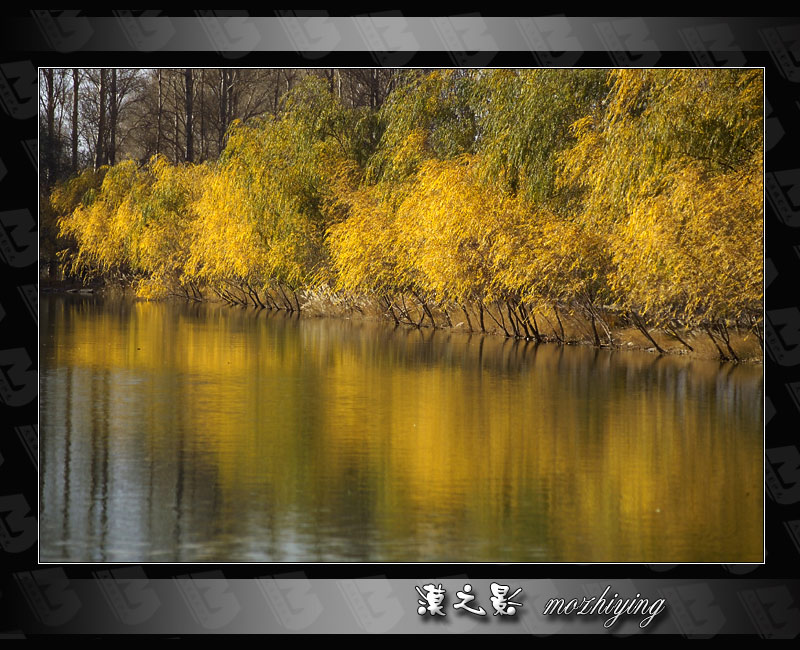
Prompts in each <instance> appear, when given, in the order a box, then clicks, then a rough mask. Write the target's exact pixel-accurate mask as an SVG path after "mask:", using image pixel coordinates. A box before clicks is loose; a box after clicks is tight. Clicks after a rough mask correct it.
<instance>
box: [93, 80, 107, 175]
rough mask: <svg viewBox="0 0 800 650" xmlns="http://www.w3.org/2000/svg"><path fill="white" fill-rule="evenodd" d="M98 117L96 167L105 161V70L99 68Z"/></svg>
mask: <svg viewBox="0 0 800 650" xmlns="http://www.w3.org/2000/svg"><path fill="white" fill-rule="evenodd" d="M99 102H100V117H99V120H98V123H97V151H96V152H95V160H94V167H95V169H98V168H100V167H102V166H103V165H104V164H105V162H106V151H105V141H106V70H105V68H103V69H102V70H100V98H99Z"/></svg>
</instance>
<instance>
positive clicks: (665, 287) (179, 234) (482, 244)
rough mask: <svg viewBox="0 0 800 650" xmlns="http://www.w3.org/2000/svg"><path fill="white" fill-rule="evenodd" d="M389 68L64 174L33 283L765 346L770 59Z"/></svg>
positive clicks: (560, 332) (692, 346)
mask: <svg viewBox="0 0 800 650" xmlns="http://www.w3.org/2000/svg"><path fill="white" fill-rule="evenodd" d="M392 75H393V76H392V77H391V84H390V85H389V86H387V91H386V93H385V97H383V99H382V101H381V102H380V105H378V102H377V101H374V102H370V103H369V104H368V105H361V106H360V105H352V104H353V102H347V101H345V100H344V98H343V95H342V92H341V87H340V88H339V89H338V91H337V89H336V87H335V84H334V79H335V75H332V76H330V78H326V77H324V76H316V75H314V74H309V75H308V76H307V77H306V78H305V79H304V80H302V81H301V82H300V83H298V84H297V85H296V86H295V87H294V88H292V89H291V90H290V92H288V93H287V94H286V95H285V97H284V99H283V101H282V102H281V106H280V110H276V111H275V112H274V114H267V115H264V116H263V117H260V118H256V119H251V120H249V121H247V122H239V121H235V122H233V123H232V124H231V125H230V127H229V128H228V129H227V131H226V134H225V145H224V148H221V154H220V156H219V158H218V159H216V160H206V161H204V162H202V163H194V162H190V161H188V160H187V161H183V162H180V161H177V162H171V161H170V160H168V159H167V158H166V157H165V156H164V155H160V154H156V155H154V156H152V157H149V158H145V159H144V160H139V161H137V160H123V161H122V162H118V163H116V164H110V165H96V166H95V167H93V168H90V169H86V170H84V171H82V172H80V173H78V174H76V175H74V176H72V177H70V178H66V179H64V180H62V181H60V182H56V183H54V184H53V186H52V189H51V190H50V191H48V192H45V193H44V194H43V197H42V209H41V218H42V228H41V236H42V245H41V251H42V263H43V269H42V287H43V288H46V287H47V286H48V283H49V282H50V280H49V279H50V278H55V277H56V276H60V277H63V278H64V280H63V282H66V283H74V285H75V287H84V286H98V287H99V286H109V287H110V286H121V287H129V288H130V289H132V290H133V291H135V293H136V295H137V297H139V298H143V299H161V298H167V297H174V296H177V297H181V298H183V299H185V300H188V301H197V302H200V301H206V300H219V301H223V302H227V303H229V304H232V305H240V306H246V307H252V308H257V309H270V310H281V311H286V312H289V313H298V314H300V313H302V314H308V315H333V316H344V317H354V316H358V317H364V318H381V319H384V320H386V321H387V322H390V323H393V324H395V325H398V326H399V325H405V326H409V327H414V328H433V329H448V330H455V331H459V330H460V331H467V332H477V333H485V334H500V335H503V336H506V337H509V338H514V339H521V340H527V341H533V342H534V343H544V342H554V343H560V344H575V343H587V344H590V345H594V346H596V347H598V348H599V347H609V348H642V349H650V350H653V351H655V352H658V353H681V354H691V355H694V356H700V357H715V358H718V359H720V360H724V361H735V362H738V361H745V360H747V361H759V360H762V359H763V320H762V303H763V279H762V255H763V253H762V251H763V182H762V174H763V154H762V152H763V141H762V140H763V129H762V126H763V125H762V116H763V111H762V107H763V71H761V70H728V69H720V70H612V71H607V70H521V71H517V70H484V71H480V70H478V71H465V70H444V71H425V72H423V71H394V72H392ZM187 92H189V91H187ZM187 97H188V95H187ZM189 105H190V104H189V101H188V99H187V107H188V106H189ZM187 110H188V108H187ZM188 123H189V125H190V126H189V131H188V135H187V134H185V135H186V137H188V138H189V145H188V146H187V147H186V149H187V151H191V123H192V122H191V119H189V120H188ZM159 128H160V127H159ZM176 128H177V127H176ZM176 157H177V156H176ZM98 159H99V156H98ZM60 282H61V281H58V282H56V283H55V286H59V285H60ZM64 286H66V285H64Z"/></svg>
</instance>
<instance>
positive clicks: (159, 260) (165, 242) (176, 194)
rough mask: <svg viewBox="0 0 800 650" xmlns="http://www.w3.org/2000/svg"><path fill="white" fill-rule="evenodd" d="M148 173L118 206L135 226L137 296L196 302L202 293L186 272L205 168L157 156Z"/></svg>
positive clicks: (133, 248)
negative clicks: (175, 297)
mask: <svg viewBox="0 0 800 650" xmlns="http://www.w3.org/2000/svg"><path fill="white" fill-rule="evenodd" d="M146 173H147V176H146V178H145V180H144V182H143V183H142V184H141V185H140V186H139V187H137V188H134V191H133V192H131V195H130V196H129V197H128V199H127V200H126V201H124V202H123V204H122V205H121V206H120V212H121V214H123V215H124V216H125V217H126V218H128V219H129V220H130V221H131V223H132V224H136V231H135V238H134V239H133V241H132V242H131V246H130V253H129V255H130V265H131V267H132V269H133V270H134V271H135V272H137V273H138V275H139V276H140V278H139V281H138V286H137V293H138V295H140V296H142V297H146V298H158V297H162V296H165V295H169V294H172V293H175V292H177V291H180V292H181V294H182V295H183V296H184V297H186V298H190V297H191V298H193V299H195V300H197V299H199V298H200V293H199V290H198V288H197V286H196V285H195V284H194V283H193V282H192V281H191V279H190V278H188V277H187V276H186V275H185V271H184V269H185V264H186V261H187V259H188V257H189V245H190V233H191V231H192V224H193V222H194V221H195V219H196V216H195V212H194V209H193V204H194V203H195V201H197V199H198V198H199V196H200V193H201V190H202V187H203V185H204V180H205V178H206V172H205V168H204V167H202V166H198V165H192V164H182V165H171V164H170V163H169V162H168V161H167V160H166V158H164V157H161V156H157V157H154V158H153V159H152V160H151V161H150V163H149V164H148V166H147V169H146ZM190 291H191V296H190V293H189V292H190Z"/></svg>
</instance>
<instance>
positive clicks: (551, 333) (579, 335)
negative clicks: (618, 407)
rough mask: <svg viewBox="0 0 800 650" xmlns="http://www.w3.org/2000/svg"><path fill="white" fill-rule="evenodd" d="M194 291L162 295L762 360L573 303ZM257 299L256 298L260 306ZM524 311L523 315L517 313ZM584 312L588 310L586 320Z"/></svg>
mask: <svg viewBox="0 0 800 650" xmlns="http://www.w3.org/2000/svg"><path fill="white" fill-rule="evenodd" d="M40 288H41V291H42V292H43V293H65V292H66V293H73V294H82V295H101V296H111V297H125V298H130V299H132V300H142V298H138V297H137V296H136V294H135V291H134V289H133V288H132V287H131V286H130V285H128V284H124V283H119V282H116V283H111V282H104V281H102V280H95V281H93V282H92V283H89V284H85V283H81V282H78V281H75V280H70V279H59V280H50V279H47V278H42V280H41V285H40ZM208 293H209V292H203V291H198V292H197V293H196V294H195V295H191V294H187V295H183V296H182V295H179V294H175V295H173V296H171V297H170V298H166V300H189V301H190V302H211V303H213V302H219V303H223V304H229V305H230V306H232V307H239V308H249V309H257V310H261V309H268V310H274V311H285V312H289V313H294V314H299V315H302V316H303V317H309V318H344V319H364V320H372V321H383V322H386V323H389V324H392V325H393V326H395V327H401V326H402V327H408V328H416V329H426V330H428V329H434V330H444V331H448V332H455V333H465V334H473V335H474V334H478V335H486V336H501V337H505V338H509V339H514V340H523V341H527V342H532V343H534V344H539V343H548V344H555V345H586V346H594V347H597V348H604V349H619V350H643V351H646V352H650V353H653V354H665V355H683V356H690V357H692V358H697V359H715V360H719V361H725V362H734V363H762V362H763V351H762V348H761V345H760V343H759V340H758V338H757V337H756V336H755V334H754V333H753V332H752V331H744V330H741V329H739V330H737V329H735V328H734V329H731V328H726V329H725V330H719V329H717V330H712V329H711V328H708V329H703V330H701V329H688V328H684V327H680V326H678V325H676V326H675V327H674V328H672V329H671V330H670V331H666V330H664V329H660V328H651V327H648V326H646V325H645V324H644V322H643V321H642V319H641V318H638V319H636V320H638V322H636V320H634V317H632V316H631V315H626V314H622V313H619V312H616V311H614V310H611V309H606V310H602V311H595V312H594V313H592V314H589V315H588V316H587V314H586V313H585V312H584V311H583V310H581V309H579V308H576V307H574V306H572V307H571V306H568V305H552V306H550V307H549V308H547V309H536V310H529V311H526V310H525V308H524V307H523V308H522V309H521V310H520V309H519V308H518V309H515V310H512V309H510V307H509V306H508V305H503V304H501V303H497V302H495V303H484V304H482V305H479V306H475V305H472V304H471V305H464V306H459V307H456V308H452V307H450V308H447V307H443V306H435V305H431V304H427V303H424V302H416V303H415V301H414V300H413V298H411V299H409V298H408V297H405V296H403V297H401V298H400V299H398V300H396V301H391V300H388V299H384V300H374V299H371V298H369V297H366V296H359V297H349V296H345V295H343V294H341V293H337V292H332V291H326V290H318V291H298V292H296V293H294V292H292V293H291V295H288V294H287V293H286V292H285V291H284V292H280V293H276V295H275V296H274V297H273V298H274V299H271V300H266V299H263V298H264V297H263V294H262V299H260V300H259V301H258V302H256V301H252V302H249V303H248V299H247V297H246V296H245V295H244V294H243V295H242V299H241V300H240V301H236V300H232V299H230V297H229V298H227V299H225V298H221V297H218V296H209V295H208ZM259 303H260V304H259ZM520 314H525V318H524V320H523V318H521V317H520ZM591 316H594V322H592V318H591Z"/></svg>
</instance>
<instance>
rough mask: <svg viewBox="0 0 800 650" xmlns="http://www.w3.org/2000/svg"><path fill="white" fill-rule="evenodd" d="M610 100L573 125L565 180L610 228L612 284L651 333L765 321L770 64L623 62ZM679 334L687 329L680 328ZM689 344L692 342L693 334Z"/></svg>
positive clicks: (715, 333)
mask: <svg viewBox="0 0 800 650" xmlns="http://www.w3.org/2000/svg"><path fill="white" fill-rule="evenodd" d="M609 81H610V83H611V84H612V88H611V92H610V93H609V97H608V99H607V101H606V105H605V107H604V110H602V111H600V110H598V111H594V112H593V113H592V114H590V115H588V116H587V117H585V118H583V119H582V120H579V121H577V122H576V123H575V125H574V131H575V134H576V137H577V143H576V145H575V146H574V147H573V148H572V149H571V150H569V151H568V152H567V153H566V154H565V155H564V156H563V158H562V160H563V162H564V165H565V173H564V175H563V178H562V182H563V185H564V186H565V187H566V188H568V189H569V190H570V191H571V192H572V193H573V194H574V195H577V196H581V198H582V215H583V217H582V218H583V219H585V220H586V221H589V222H595V223H599V224H603V227H604V228H607V229H608V231H609V232H611V233H612V236H611V240H610V241H611V247H612V254H613V263H614V269H613V272H612V274H611V277H610V284H611V287H612V289H613V291H614V296H615V299H616V301H617V304H619V305H620V306H621V307H623V308H624V309H626V310H627V311H628V312H629V313H630V314H631V317H632V320H633V322H634V324H636V325H637V327H639V328H640V329H641V330H642V331H643V332H644V333H645V335H647V336H649V334H648V332H647V328H646V323H650V324H651V325H656V326H660V327H665V328H667V329H668V331H670V332H671V333H672V334H673V335H676V336H677V335H678V328H679V327H681V326H688V327H702V328H703V329H705V331H706V332H707V333H708V335H709V336H710V337H711V339H712V340H713V341H714V342H715V345H718V339H719V340H721V341H722V342H723V343H724V345H725V346H727V354H726V353H724V352H723V351H722V349H721V347H720V346H719V345H718V347H720V355H721V356H728V354H729V355H730V356H734V357H735V352H734V351H733V350H732V349H731V348H730V341H729V336H728V327H729V326H730V325H732V324H735V325H738V324H740V323H741V322H743V321H744V320H748V319H749V321H750V323H751V324H752V325H753V326H754V328H755V329H758V328H759V327H760V325H759V323H758V313H759V312H760V308H759V307H758V305H760V303H761V300H762V296H761V282H760V277H761V250H762V241H763V239H762V235H761V232H762V231H761V224H762V221H763V217H762V206H761V199H760V197H761V195H762V186H761V174H762V158H761V150H762V144H763V143H762V106H763V75H762V73H761V71H759V70H618V71H614V72H611V73H610V74H609ZM679 338H680V337H679ZM687 345H688V344H687Z"/></svg>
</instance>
